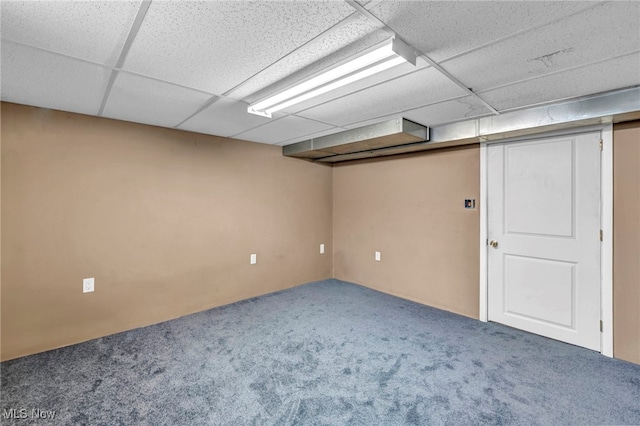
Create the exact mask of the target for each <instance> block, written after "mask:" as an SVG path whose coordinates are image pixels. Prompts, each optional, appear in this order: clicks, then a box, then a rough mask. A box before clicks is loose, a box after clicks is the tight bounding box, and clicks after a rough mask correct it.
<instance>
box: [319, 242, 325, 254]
mask: <svg viewBox="0 0 640 426" xmlns="http://www.w3.org/2000/svg"><path fill="white" fill-rule="evenodd" d="M320 254H324V244H320Z"/></svg>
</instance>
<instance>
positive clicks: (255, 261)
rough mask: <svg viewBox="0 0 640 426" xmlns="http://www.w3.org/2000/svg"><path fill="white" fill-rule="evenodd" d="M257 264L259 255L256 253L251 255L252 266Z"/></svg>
mask: <svg viewBox="0 0 640 426" xmlns="http://www.w3.org/2000/svg"><path fill="white" fill-rule="evenodd" d="M256 263H258V255H257V254H255V253H251V264H252V265H255V264H256Z"/></svg>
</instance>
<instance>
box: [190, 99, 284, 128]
mask: <svg viewBox="0 0 640 426" xmlns="http://www.w3.org/2000/svg"><path fill="white" fill-rule="evenodd" d="M283 115H284V114H280V113H275V114H274V118H279V117H282V116H283ZM274 118H266V117H261V116H259V115H255V114H249V113H248V112H247V104H246V103H244V102H240V101H234V100H231V99H219V100H217V101H216V102H215V103H213V104H212V105H210V106H209V107H207V108H206V109H204V110H203V111H201V112H199V113H198V114H196V115H195V116H193V117H192V118H190V119H189V120H187V121H186V122H185V123H184V124H182V125H181V126H180V127H179V128H180V129H183V130H189V131H191V132H198V133H205V134H208V135H216V136H233V135H236V134H238V133H241V132H244V131H247V130H250V129H253V128H254V127H257V126H260V125H261V124H266V123H268V122H270V121H273V119H274Z"/></svg>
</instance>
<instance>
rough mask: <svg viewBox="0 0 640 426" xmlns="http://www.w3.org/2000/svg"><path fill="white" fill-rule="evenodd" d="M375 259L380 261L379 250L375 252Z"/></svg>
mask: <svg viewBox="0 0 640 426" xmlns="http://www.w3.org/2000/svg"><path fill="white" fill-rule="evenodd" d="M376 260H377V261H378V262H380V252H379V251H377V252H376Z"/></svg>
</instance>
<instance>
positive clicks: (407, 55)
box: [247, 38, 416, 118]
mask: <svg viewBox="0 0 640 426" xmlns="http://www.w3.org/2000/svg"><path fill="white" fill-rule="evenodd" d="M404 62H409V63H411V64H413V65H415V64H416V55H415V53H414V51H413V49H412V48H411V47H409V46H408V45H406V44H405V43H403V42H402V41H400V40H399V39H395V38H394V39H391V40H389V41H388V42H387V43H385V44H384V45H383V46H382V47H379V48H377V49H374V50H372V51H370V52H368V53H365V54H363V55H361V56H358V57H357V58H354V59H352V60H349V61H347V62H345V63H343V64H341V65H338V66H337V67H334V68H331V69H329V70H327V71H324V72H322V73H320V74H318V75H317V76H315V77H312V78H310V79H308V80H305V81H303V82H302V83H299V84H296V85H295V86H293V87H290V88H289V89H286V90H284V91H282V92H280V93H276V94H275V95H272V96H269V97H268V98H265V99H262V100H260V101H258V102H256V103H253V104H251V105H249V107H248V108H247V111H248V112H250V113H252V114H257V115H261V116H264V117H269V118H271V115H272V114H273V113H274V112H276V111H280V110H282V109H284V108H287V107H289V106H291V105H295V104H297V103H300V102H303V101H306V100H307V99H311V98H314V97H316V96H320V95H322V94H323V93H327V92H329V91H331V90H335V89H337V88H339V87H342V86H345V85H347V84H350V83H353V82H355V81H358V80H361V79H363V78H365V77H369V76H370V75H373V74H377V73H379V72H382V71H384V70H386V69H389V68H392V67H395V66H397V65H400V64H402V63H404Z"/></svg>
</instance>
